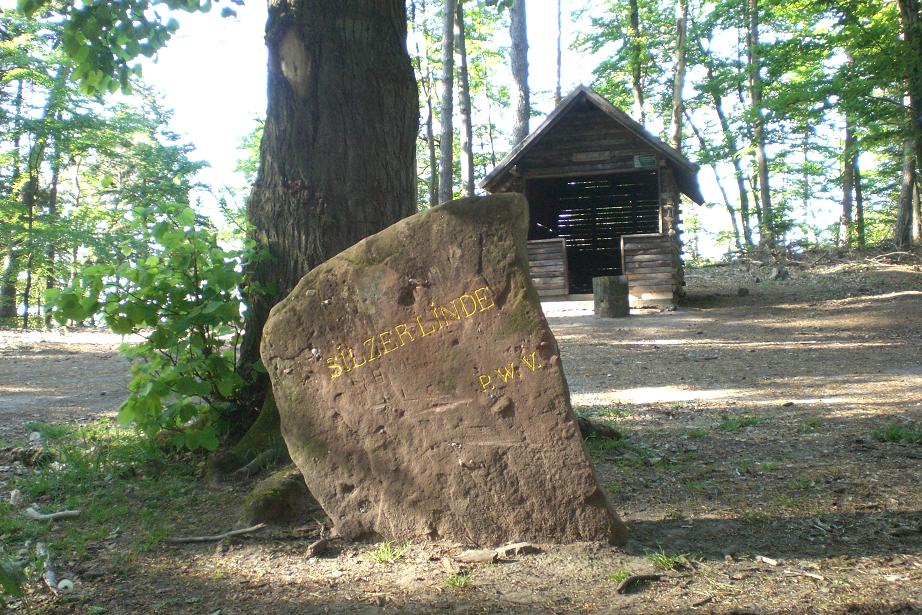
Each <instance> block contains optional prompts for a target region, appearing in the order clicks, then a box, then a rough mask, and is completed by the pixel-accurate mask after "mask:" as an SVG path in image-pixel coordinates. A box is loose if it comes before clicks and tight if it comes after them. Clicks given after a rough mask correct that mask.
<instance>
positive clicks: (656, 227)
mask: <svg viewBox="0 0 922 615" xmlns="http://www.w3.org/2000/svg"><path fill="white" fill-rule="evenodd" d="M525 194H526V197H527V198H528V202H529V204H530V208H529V209H530V214H531V220H530V225H529V231H528V238H529V239H530V240H535V239H555V238H559V239H563V240H564V241H565V243H566V247H567V269H568V273H569V292H570V293H591V292H592V278H594V277H598V276H609V275H620V274H622V273H623V271H622V259H621V237H622V236H624V235H637V234H645V233H659V232H660V186H659V175H658V172H657V170H656V169H644V170H638V171H633V172H625V173H615V174H608V175H588V176H581V177H552V178H543V179H537V178H536V179H529V180H527V181H526V185H525Z"/></svg>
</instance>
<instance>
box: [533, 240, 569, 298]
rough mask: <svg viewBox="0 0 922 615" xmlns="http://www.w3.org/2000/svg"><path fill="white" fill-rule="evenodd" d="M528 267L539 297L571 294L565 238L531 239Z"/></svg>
mask: <svg viewBox="0 0 922 615" xmlns="http://www.w3.org/2000/svg"><path fill="white" fill-rule="evenodd" d="M528 268H529V270H530V271H531V281H532V282H533V283H534V285H535V288H536V289H537V291H538V296H539V297H554V296H560V295H567V294H569V292H570V282H569V273H568V270H567V248H566V245H565V244H564V240H563V239H539V240H536V241H529V242H528Z"/></svg>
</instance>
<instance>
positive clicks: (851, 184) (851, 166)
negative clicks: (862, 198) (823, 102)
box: [839, 114, 856, 248]
mask: <svg viewBox="0 0 922 615" xmlns="http://www.w3.org/2000/svg"><path fill="white" fill-rule="evenodd" d="M844 153H845V156H844V157H843V161H842V215H841V216H840V218H839V239H840V240H841V244H842V245H844V246H845V247H846V248H851V247H852V230H853V222H854V216H853V213H854V201H853V200H852V195H853V194H854V191H855V155H856V154H855V129H854V126H852V123H851V121H850V118H849V117H848V114H846V116H845V152H844Z"/></svg>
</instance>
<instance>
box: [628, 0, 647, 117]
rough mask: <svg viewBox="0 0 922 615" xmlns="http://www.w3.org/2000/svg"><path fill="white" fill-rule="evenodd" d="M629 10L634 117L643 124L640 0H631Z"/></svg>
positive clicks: (644, 115)
mask: <svg viewBox="0 0 922 615" xmlns="http://www.w3.org/2000/svg"><path fill="white" fill-rule="evenodd" d="M628 10H629V11H630V20H631V33H630V45H631V52H630V53H631V93H632V94H633V96H634V117H635V118H637V121H638V122H640V123H641V124H642V125H644V126H645V125H646V124H647V116H646V113H645V111H644V104H643V58H642V57H641V56H642V55H643V49H642V46H641V42H640V41H641V38H640V6H639V4H638V0H629V2H628Z"/></svg>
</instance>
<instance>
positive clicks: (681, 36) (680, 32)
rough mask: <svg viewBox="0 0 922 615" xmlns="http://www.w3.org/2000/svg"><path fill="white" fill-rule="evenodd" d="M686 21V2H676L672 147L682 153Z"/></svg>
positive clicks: (685, 0)
mask: <svg viewBox="0 0 922 615" xmlns="http://www.w3.org/2000/svg"><path fill="white" fill-rule="evenodd" d="M687 21H688V0H677V4H676V38H675V71H674V73H673V77H672V147H674V148H675V149H676V150H677V151H679V152H681V151H682V115H683V110H684V108H685V103H684V100H683V98H682V90H683V89H684V87H685V33H686V30H687V25H686V23H687Z"/></svg>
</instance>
